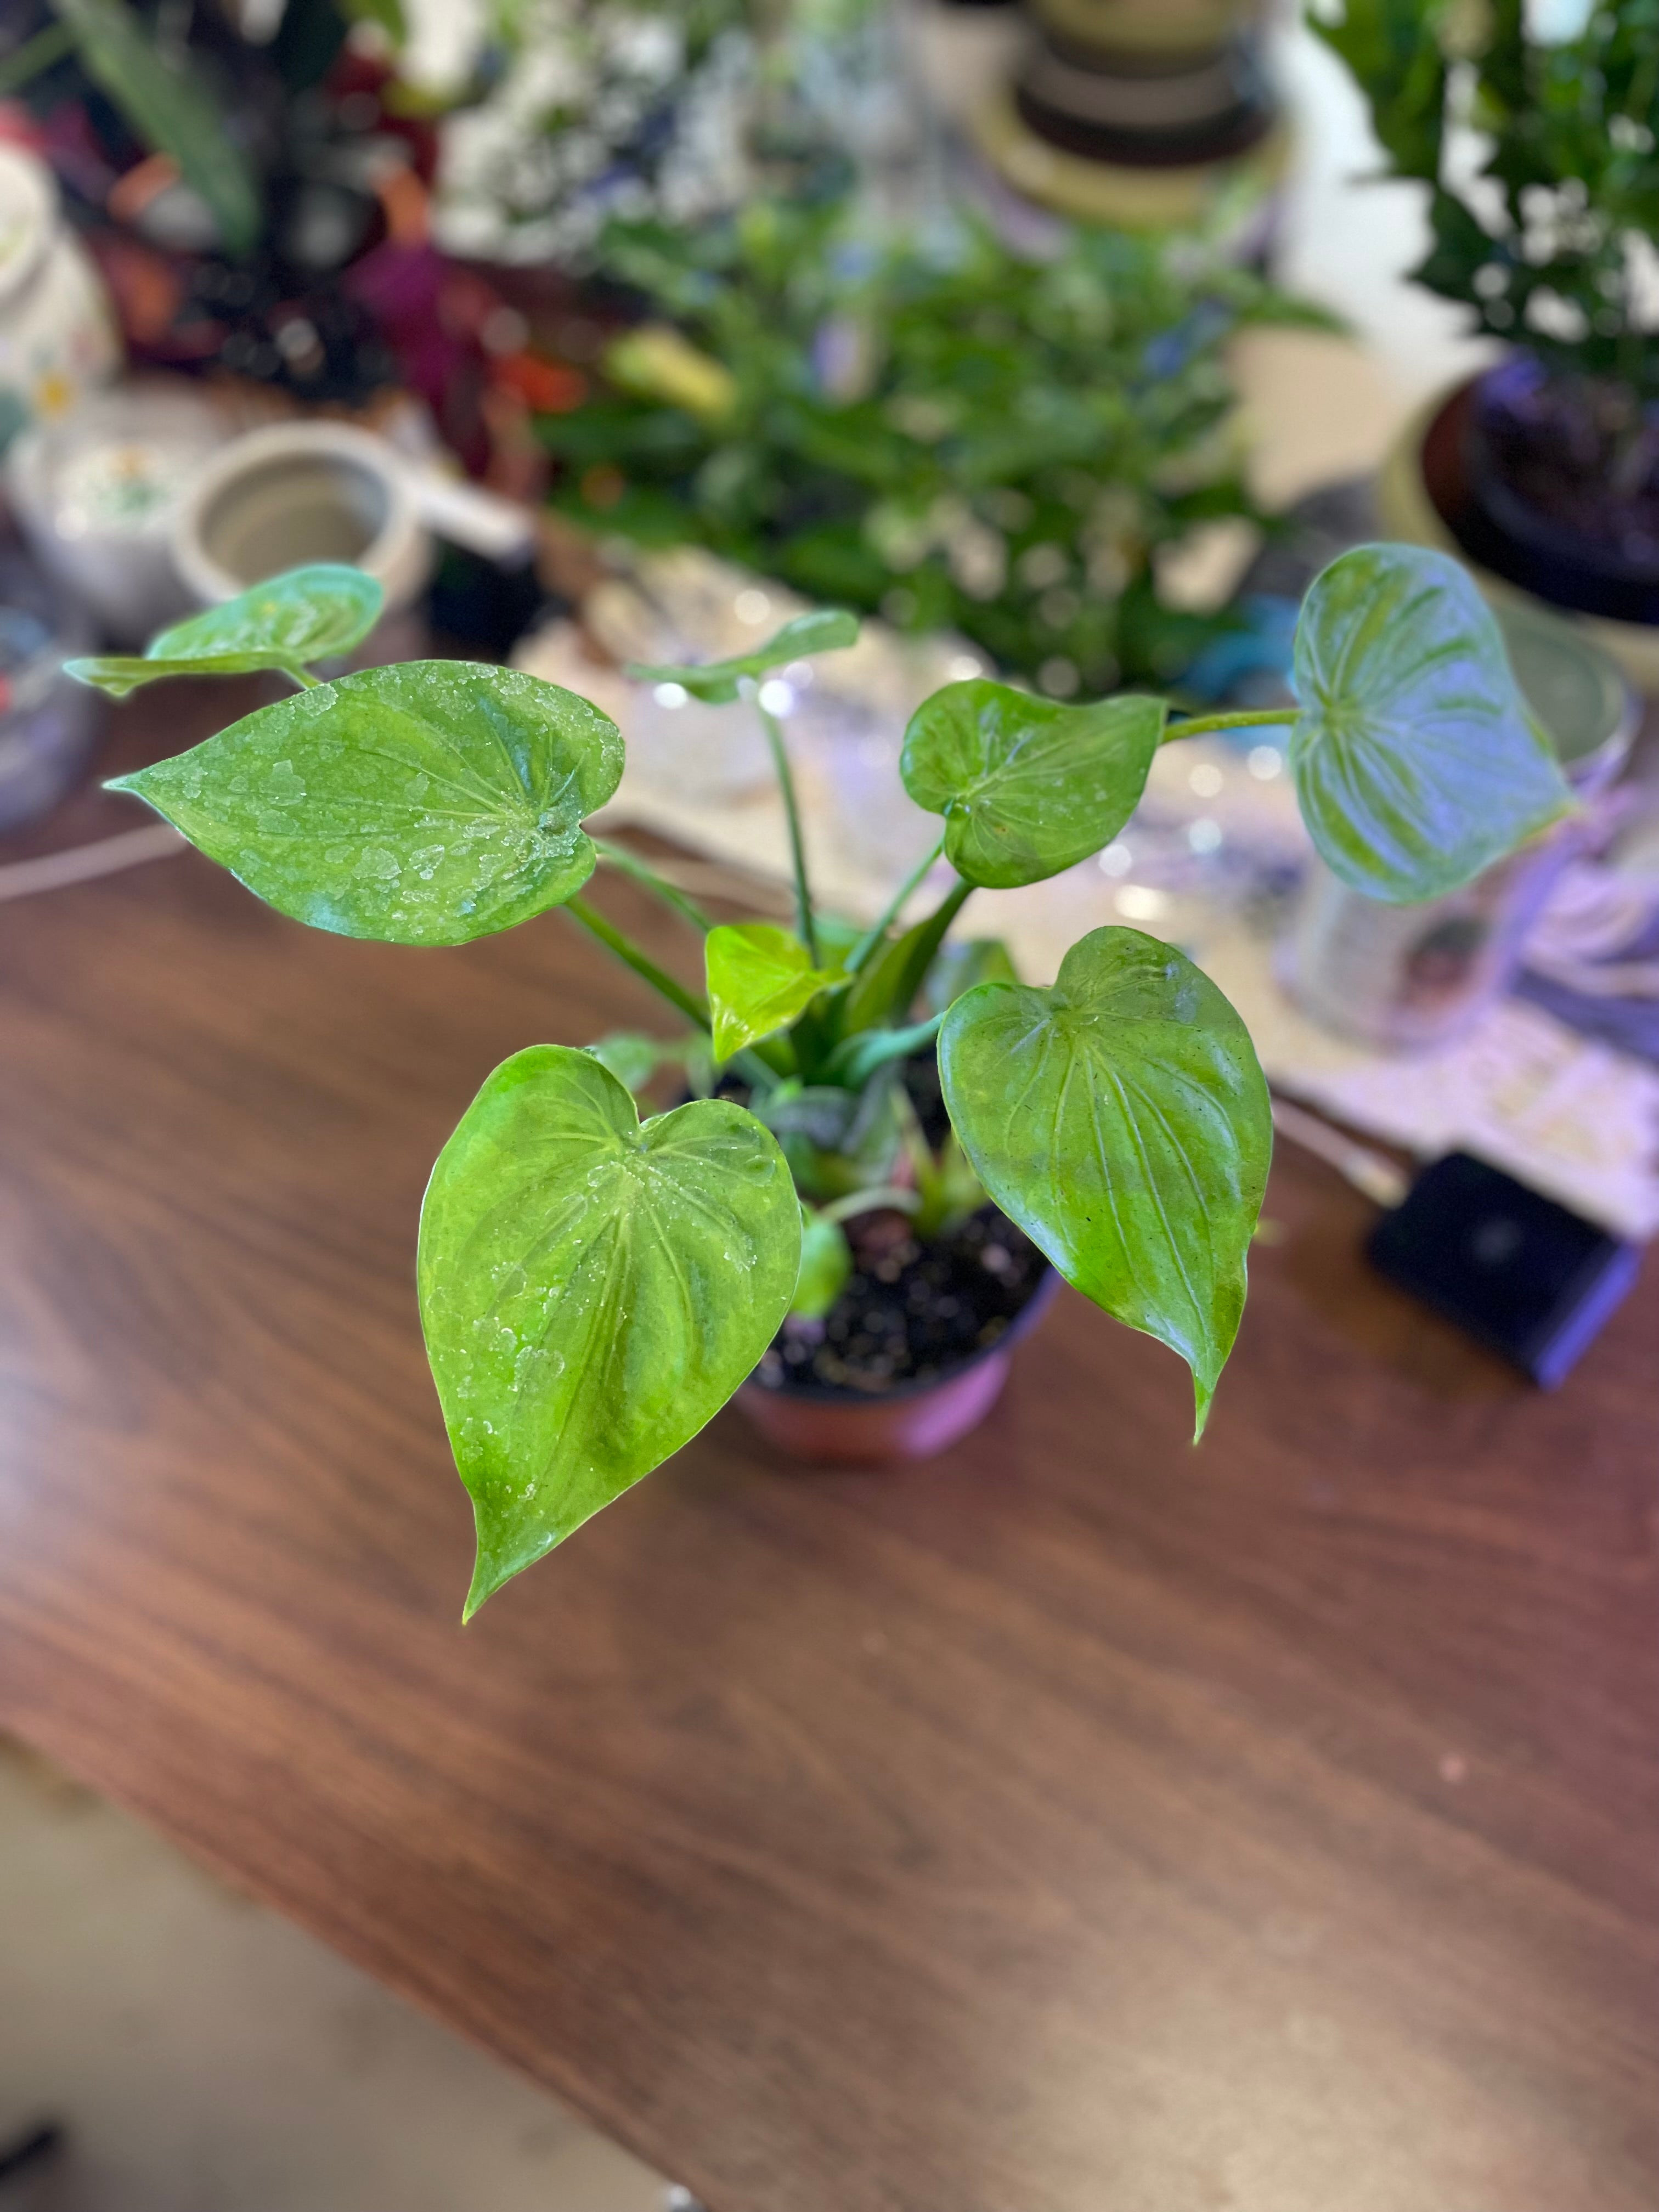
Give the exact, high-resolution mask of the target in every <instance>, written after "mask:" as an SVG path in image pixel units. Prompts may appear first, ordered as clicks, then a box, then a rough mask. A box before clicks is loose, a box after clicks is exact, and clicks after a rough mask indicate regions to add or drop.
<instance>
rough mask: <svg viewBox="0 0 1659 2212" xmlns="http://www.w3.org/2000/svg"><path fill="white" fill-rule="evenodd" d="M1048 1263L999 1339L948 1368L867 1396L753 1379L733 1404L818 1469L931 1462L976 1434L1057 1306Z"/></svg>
mask: <svg viewBox="0 0 1659 2212" xmlns="http://www.w3.org/2000/svg"><path fill="white" fill-rule="evenodd" d="M1059 1288H1060V1276H1059V1273H1057V1271H1056V1270H1055V1269H1054V1268H1053V1267H1050V1266H1049V1265H1048V1262H1047V1261H1043V1262H1042V1272H1041V1273H1039V1274H1038V1275H1037V1277H1036V1281H1035V1282H1034V1284H1033V1285H1032V1288H1031V1291H1030V1296H1029V1297H1027V1299H1026V1300H1025V1303H1024V1305H1023V1306H1022V1307H1021V1308H1020V1310H1019V1311H1018V1313H1016V1314H1015V1315H1013V1316H1012V1318H1011V1319H1010V1320H1009V1322H1008V1323H1007V1326H1006V1328H1004V1330H1003V1332H1002V1334H1000V1336H999V1337H998V1339H997V1340H996V1342H995V1343H994V1344H993V1345H989V1346H986V1347H985V1349H984V1350H982V1351H980V1352H974V1353H971V1354H969V1356H968V1358H966V1359H964V1360H963V1363H962V1364H960V1365H959V1366H957V1367H955V1368H954V1369H952V1370H950V1371H948V1372H946V1373H945V1374H942V1375H939V1376H933V1377H930V1378H929V1379H928V1380H927V1381H926V1382H917V1383H898V1384H896V1385H895V1386H894V1387H893V1388H892V1389H888V1390H884V1391H883V1392H882V1393H881V1394H880V1395H867V1394H866V1393H865V1392H863V1391H860V1390H859V1389H854V1388H852V1387H850V1386H840V1387H837V1386H835V1385H831V1384H825V1383H800V1382H795V1381H793V1380H782V1381H778V1382H775V1383H764V1382H760V1381H754V1380H751V1381H750V1382H748V1383H744V1386H743V1388H742V1389H741V1390H739V1391H738V1404H739V1405H740V1406H741V1407H743V1409H744V1413H747V1415H748V1416H749V1419H750V1420H751V1421H752V1422H753V1423H754V1425H755V1426H756V1427H757V1429H758V1430H759V1431H760V1432H761V1434H762V1435H763V1437H765V1438H766V1440H767V1442H768V1443H770V1444H775V1445H776V1447H777V1448H778V1449H779V1450H780V1451H782V1452H787V1453H788V1454H789V1455H790V1456H791V1457H792V1458H793V1459H799V1460H805V1461H810V1462H814V1463H816V1464H817V1465H818V1466H821V1467H822V1466H836V1467H889V1466H894V1465H898V1464H902V1462H905V1461H909V1460H922V1459H932V1458H933V1457H935V1456H936V1455H938V1454H939V1453H940V1452H942V1451H945V1450H946V1449H948V1448H949V1447H950V1446H951V1444H953V1443H956V1442H957V1439H958V1438H959V1437H965V1436H966V1435H967V1434H968V1432H969V1430H970V1429H975V1428H977V1427H978V1426H979V1424H980V1423H981V1421H982V1420H983V1419H985V1416H986V1415H987V1413H989V1412H990V1410H991V1408H992V1407H993V1406H994V1405H995V1403H996V1401H997V1400H998V1399H999V1398H1000V1396H1001V1395H1002V1389H1003V1385H1004V1384H1005V1383H1006V1382H1007V1380H1008V1371H1009V1369H1010V1367H1011V1366H1012V1354H1013V1350H1014V1346H1016V1345H1017V1344H1018V1342H1019V1340H1020V1339H1021V1338H1022V1337H1024V1336H1027V1335H1029V1334H1030V1332H1031V1330H1032V1329H1034V1328H1036V1325H1037V1323H1038V1322H1039V1321H1040V1320H1041V1319H1042V1316H1043V1315H1044V1314H1045V1313H1046V1312H1047V1311H1048V1308H1049V1306H1050V1305H1051V1304H1053V1303H1054V1294H1055V1292H1056V1291H1058V1290H1059Z"/></svg>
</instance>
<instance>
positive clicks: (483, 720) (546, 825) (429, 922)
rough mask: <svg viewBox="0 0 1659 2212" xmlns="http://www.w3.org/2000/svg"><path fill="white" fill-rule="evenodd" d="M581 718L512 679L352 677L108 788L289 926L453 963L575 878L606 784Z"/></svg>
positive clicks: (617, 764)
mask: <svg viewBox="0 0 1659 2212" xmlns="http://www.w3.org/2000/svg"><path fill="white" fill-rule="evenodd" d="M622 759H623V747H622V738H621V736H620V735H619V733H618V732H617V726H616V725H615V723H614V722H612V721H611V720H610V719H609V717H608V716H606V715H605V714H601V713H600V712H599V709H598V708H597V707H592V706H590V705H589V703H588V702H587V701H586V699H581V698H578V697H577V696H576V695H575V693H574V692H573V691H565V690H561V689H560V687H559V686H558V685H557V684H544V683H543V682H542V681H541V680H540V679H539V678H537V677H534V676H526V675H523V674H521V673H520V671H517V670H516V669H508V668H488V667H482V666H475V665H472V664H471V663H468V662H465V661H459V660H412V661H405V662H404V663H402V664H401V665H399V666H397V667H394V668H368V669H364V670H363V671H362V672H361V673H360V674H358V675H356V676H344V677H342V678H340V680H339V681H338V682H337V683H335V684H319V686H318V687H317V688H316V689H315V690H310V691H302V692H301V693H299V694H298V695H297V696H295V697H294V698H291V699H281V700H278V701H277V702H276V705H275V706H271V707H262V708H259V710H258V712H257V713H256V714H248V715H246V716H244V718H243V719H242V720H240V722H233V723H232V724H231V726H230V727H229V728H228V730H222V731H221V732H220V733H219V735H218V736H217V737H214V738H208V739H207V740H206V742H205V743H204V744H199V745H197V746H196V747H194V749H193V750H191V751H190V752H187V753H180V754H179V756H178V757H177V758H176V759H174V760H169V761H161V762H160V763H157V765H156V766H155V767H154V768H147V769H139V770H138V771H137V774H136V775H125V776H118V777H116V778H115V779H114V781H112V783H111V784H110V786H109V788H110V789H111V790H112V791H131V792H133V793H137V796H138V797H139V798H140V799H145V800H147V801H148V802H149V805H152V806H153V807H154V808H155V811H157V813H158V814H162V815H165V816H166V817H167V820H168V821H169V822H171V823H173V825H174V827H175V828H176V829H181V830H182V831H183V832H184V834H185V836H186V837H188V838H189V839H190V841H191V843H192V844H194V845H196V846H197V847H199V848H200V849H201V850H202V851H203V852H204V853H205V854H207V855H208V857H209V858H210V860H217V861H219V862H220V863H221V864H222V866H225V867H227V868H228V869H230V870H231V872H232V873H233V874H234V875H236V876H238V877H240V878H241V880H242V882H243V883H245V884H246V885H247V887H248V889H249V890H252V891H255V892H257V893H258V896H260V897H261V898H263V899H265V900H267V901H269V902H270V904H271V905H272V906H274V907H276V908H278V909H279V910H280V911H281V912H282V913H283V914H286V915H292V916H293V917H294V919H295V921H304V922H308V923H310V925H311V926H312V927H313V928H314V929H330V930H335V931H337V932H338V933H340V934H341V935H342V936H345V937H373V938H380V939H383V940H385V941H386V942H388V943H391V944H394V945H464V944H465V943H467V942H468V941H469V940H470V939H473V938H475V937H484V936H488V935H489V933H491V932H492V931H494V930H498V929H507V928H510V927H512V926H513V923H515V922H520V921H528V920H529V919H530V917H531V916H532V915H537V914H541V913H543V912H544V911H545V909H546V908H549V907H553V906H558V905H561V904H562V902H564V901H565V900H566V899H568V898H569V897H571V896H573V894H574V893H575V892H576V891H579V890H580V889H581V887H582V885H583V884H585V883H586V880H587V878H588V877H589V876H590V875H591V874H592V872H593V866H594V861H595V859H596V857H597V856H596V854H595V853H594V849H593V846H592V841H591V840H590V839H589V837H588V836H587V834H586V831H585V830H584V829H583V828H582V826H581V825H582V822H583V818H584V817H586V816H587V815H589V814H591V813H592V812H593V811H594V810H595V809H596V808H598V807H600V806H603V805H604V804H605V800H606V799H609V798H610V797H611V793H613V792H614V791H615V789H616V787H617V781H618V779H619V778H620V776H621V774H622Z"/></svg>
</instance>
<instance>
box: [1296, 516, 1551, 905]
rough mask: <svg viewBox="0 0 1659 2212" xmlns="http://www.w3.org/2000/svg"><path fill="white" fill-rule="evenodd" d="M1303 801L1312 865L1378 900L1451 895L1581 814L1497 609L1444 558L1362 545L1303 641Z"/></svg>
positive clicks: (1323, 584)
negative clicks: (1533, 712) (1526, 695)
mask: <svg viewBox="0 0 1659 2212" xmlns="http://www.w3.org/2000/svg"><path fill="white" fill-rule="evenodd" d="M1296 690H1297V698H1298V699H1299V700H1300V702H1301V709H1300V712H1299V713H1298V714H1297V718H1296V723H1295V726H1294V728H1293V730H1292V732H1291V750H1290V759H1291V774H1292V775H1294V776H1295V778H1296V789H1297V798H1298V799H1299V800H1300V801H1301V805H1302V814H1303V818H1304V821H1305V822H1306V823H1307V825H1308V830H1309V834H1310V836H1311V837H1312V839H1313V842H1314V843H1315V845H1316V848H1318V851H1319V854H1320V857H1321V859H1322V860H1323V861H1324V862H1325V864H1326V866H1328V868H1329V869H1330V870H1331V871H1332V872H1333V873H1334V875H1337V876H1339V877H1340V878H1341V879H1342V881H1343V882H1344V883H1345V884H1352V887H1353V888H1354V890H1359V891H1364V892H1365V893H1367V894H1368V895H1369V896H1370V897H1372V898H1376V899H1385V900H1387V901H1389V902H1390V903H1392V904H1396V905H1398V904H1404V903H1406V902H1409V901H1411V900H1414V899H1426V898H1436V897H1438V896H1440V894H1441V893H1442V892H1444V891H1449V890H1455V889H1456V888H1457V886H1458V885H1459V884H1465V883H1467V882H1468V880H1469V878H1471V877H1472V876H1475V875H1478V874H1479V873H1480V870H1481V869H1482V868H1484V867H1486V866H1489V865H1490V863H1491V862H1492V861H1493V860H1499V859H1501V858H1502V857H1503V855H1504V854H1506V853H1509V852H1512V851H1513V850H1514V848H1516V846H1517V845H1519V844H1521V843H1522V842H1524V840H1525V839H1527V838H1528V837H1531V836H1535V835H1536V834H1537V833H1538V831H1540V830H1541V829H1547V827H1548V826H1549V824H1550V823H1552V822H1554V821H1558V820H1559V818H1560V817H1561V816H1563V815H1564V814H1567V813H1570V812H1571V809H1572V803H1573V802H1572V794H1571V792H1570V791H1569V789H1568V788H1567V786H1566V783H1565V780H1564V779H1563V777H1562V775H1561V771H1560V769H1559V766H1558V765H1557V763H1556V760H1555V757H1554V755H1553V752H1552V751H1551V750H1550V747H1549V745H1548V744H1547V740H1546V739H1545V738H1543V737H1542V735H1541V733H1540V732H1539V731H1538V729H1537V727H1536V726H1535V725H1534V722H1533V720H1532V719H1531V717H1530V715H1529V714H1528V712H1527V709H1526V707H1525V705H1524V704H1523V702H1522V698H1521V695H1520V692H1519V691H1518V690H1517V689H1516V683H1515V678H1514V677H1513V676H1512V675H1511V673H1510V665H1509V660H1508V659H1507V657H1506V655H1505V653H1504V641H1503V637H1502V635H1501V634H1500V633H1499V630H1498V624H1497V622H1496V621H1495V620H1494V618H1493V617H1492V611H1491V610H1490V609H1489V608H1488V607H1487V606H1486V603H1485V602H1484V601H1483V600H1482V599H1481V597H1480V593H1479V592H1477V591H1476V590H1475V587H1474V584H1473V583H1472V582H1471V581H1470V580H1469V578H1468V575H1466V574H1465V573H1464V571H1463V570H1462V568H1459V567H1458V565H1457V563H1456V562H1455V561H1453V560H1451V559H1449V557H1448V556H1446V555H1445V554H1443V553H1435V552H1431V551H1429V550H1427V549H1425V548H1424V547H1421V546H1414V545H1358V546H1356V547H1355V548H1354V549H1353V550H1352V552H1349V553H1344V554H1343V555H1341V556H1340V558H1339V559H1337V560H1335V561H1334V562H1332V563H1331V565H1330V567H1329V568H1327V569H1325V570H1324V571H1323V572H1322V574H1320V575H1319V576H1317V577H1316V578H1315V580H1314V583H1313V586H1312V588H1311V589H1310V592H1309V593H1308V596H1307V598H1306V599H1304V601H1303V604H1302V614H1301V618H1300V620H1299V621H1298V622H1297V630H1296Z"/></svg>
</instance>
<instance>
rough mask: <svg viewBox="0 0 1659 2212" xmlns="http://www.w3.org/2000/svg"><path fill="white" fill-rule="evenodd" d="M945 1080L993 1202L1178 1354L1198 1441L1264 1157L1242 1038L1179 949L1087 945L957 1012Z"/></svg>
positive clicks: (943, 1052)
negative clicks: (1032, 982)
mask: <svg viewBox="0 0 1659 2212" xmlns="http://www.w3.org/2000/svg"><path fill="white" fill-rule="evenodd" d="M939 1068H940V1073H941V1074H942V1076H943V1079H944V1084H945V1104H946V1106H947V1108H948V1109H949V1111H950V1115H951V1122H952V1124H953V1125H954V1127H955V1128H956V1131H957V1135H958V1136H959V1137H960V1138H961V1139H962V1143H963V1149H964V1150H965V1151H966V1152H967V1154H968V1157H969V1160H970V1161H971V1162H972V1164H973V1166H974V1169H975V1172H976V1173H977V1175H978V1176H979V1178H980V1181H981V1182H982V1183H983V1184H984V1186H985V1188H986V1189H987V1191H988V1192H989V1193H990V1194H991V1196H992V1197H993V1198H994V1200H996V1202H997V1204H998V1205H999V1206H1000V1207H1001V1208H1002V1210H1003V1212H1005V1213H1006V1214H1008V1215H1010V1216H1011V1217H1012V1219H1014V1220H1015V1221H1017V1222H1018V1224H1019V1225H1020V1227H1021V1228H1022V1229H1024V1231H1025V1232H1026V1234H1027V1235H1028V1236H1029V1237H1032V1238H1033V1239H1034V1240H1035V1242H1036V1243H1037V1244H1039V1245H1040V1246H1041V1247H1042V1249H1043V1251H1045V1252H1046V1253H1047V1254H1048V1257H1049V1258H1050V1259H1051V1260H1052V1261H1054V1265H1055V1267H1058V1268H1059V1270H1060V1273H1061V1274H1062V1275H1064V1276H1065V1278H1066V1281H1067V1282H1069V1283H1071V1284H1073V1285H1075V1286H1076V1288H1077V1289H1079V1290H1080V1291H1083V1292H1084V1294H1085V1297H1091V1298H1092V1299H1094V1301H1095V1303H1096V1304H1097V1305H1101V1306H1103V1307H1104V1308H1105V1309H1106V1311H1107V1312H1108V1313H1109V1314H1113V1315H1115V1316H1116V1317H1117V1319H1118V1320H1119V1321H1122V1322H1127V1323H1128V1324H1129V1326H1130V1327H1131V1328H1139V1329H1144V1330H1145V1331H1146V1334H1148V1335H1149V1336H1155V1337H1157V1338H1158V1339H1159V1340H1160V1341H1161V1342H1163V1343H1164V1344H1167V1345H1169V1346H1170V1347H1171V1349H1172V1350H1174V1351H1176V1352H1179V1353H1180V1354H1181V1356H1182V1358H1183V1359H1184V1360H1185V1361H1186V1362H1187V1364H1188V1366H1189V1367H1190V1368H1191V1369H1192V1370H1193V1384H1194V1395H1195V1398H1196V1402H1197V1414H1198V1426H1199V1429H1200V1431H1202V1429H1203V1426H1204V1422H1205V1419H1206V1417H1207V1414H1208V1412H1209V1406H1210V1400H1211V1397H1212V1395H1213V1393H1214V1390H1215V1386H1216V1380H1217V1377H1218V1376H1219V1374H1220V1372H1221V1369H1222V1366H1223V1364H1224V1363H1225V1360H1226V1358H1227V1354H1228V1352H1230V1351H1231V1347H1232V1341H1233V1338H1234V1336H1235V1334H1237V1329H1238V1322H1239V1316H1240V1315H1241V1314H1242V1312H1243V1308H1244V1260H1245V1254H1246V1251H1247V1249H1248V1248H1249V1242H1250V1236H1251V1232H1252V1231H1253V1230H1254V1228H1255V1219H1256V1215H1257V1214H1258V1212H1260V1210H1261V1194H1262V1189H1263V1187H1264V1185H1265V1182H1266V1180H1267V1162H1268V1158H1269V1157H1270V1155H1271V1152H1272V1150H1273V1117H1272V1112H1271V1109H1270V1107H1269V1103H1268V1097H1267V1084H1266V1082H1265V1080H1264V1079H1263V1078H1262V1073H1261V1068H1260V1067H1259V1066H1258V1065H1257V1063H1256V1057H1255V1050H1254V1048H1252V1046H1251V1043H1250V1040H1249V1034H1248V1032H1247V1031H1246V1030H1245V1027H1244V1024H1243V1022H1242V1021H1241V1020H1240V1019H1239V1018H1238V1016H1237V1014H1236V1013H1235V1012H1233V1009H1232V1008H1231V1006H1229V1005H1228V1003H1227V1001H1226V1000H1225V998H1224V997H1223V996H1222V994H1221V993H1220V992H1219V991H1218V990H1217V988H1216V987H1215V985H1214V984H1213V983H1212V982H1211V981H1209V979H1208V978H1207V977H1206V975H1203V974H1202V973H1201V972H1200V970H1199V969H1196V968H1194V965H1193V963H1191V961H1189V960H1188V959H1187V958H1186V957H1184V955H1182V953H1180V952H1177V951H1176V950H1175V949H1174V947H1173V946H1171V945H1164V944H1161V943H1159V942H1158V939H1155V938H1151V937H1145V936H1143V935H1142V934H1141V933H1140V932H1139V930H1133V929H1097V930H1091V932H1090V933H1089V935H1088V936H1087V937H1085V938H1084V939H1081V940H1080V941H1079V943H1078V944H1076V945H1073V947H1072V949H1071V951H1069V952H1068V953H1067V954H1066V957H1065V959H1064V960H1063V961H1062V962H1061V963H1060V975H1059V977H1058V978H1057V980H1056V981H1055V982H1054V986H1053V987H1052V989H1049V990H1038V989H1033V988H1030V987H1027V986H1025V985H1024V984H1018V983H981V984H980V985H978V986H977V987H976V988H975V989H974V990H971V991H969V993H968V994H966V996H965V997H963V998H960V999H958V1000H957V1002H956V1004H955V1005H954V1006H952V1007H951V1010H950V1012H948V1013H947V1014H946V1015H945V1024H944V1027H943V1029H942V1030H941V1031H940V1033H939Z"/></svg>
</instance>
